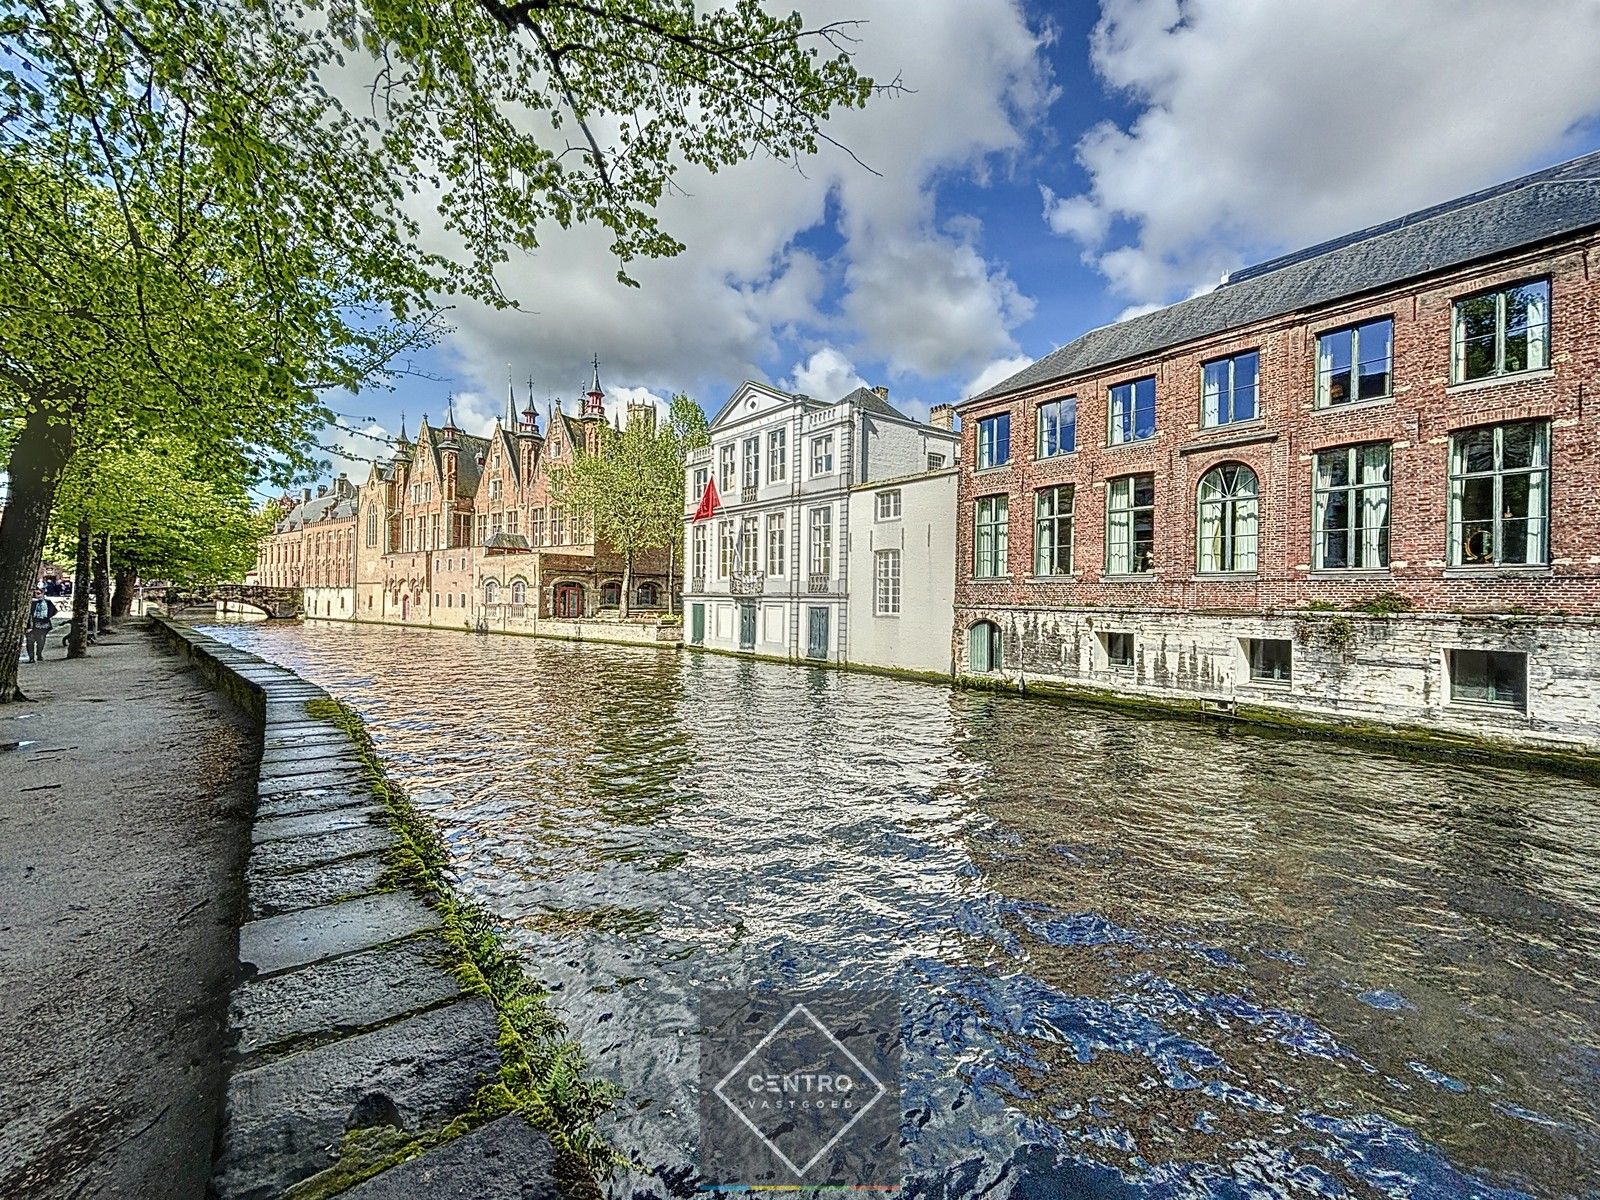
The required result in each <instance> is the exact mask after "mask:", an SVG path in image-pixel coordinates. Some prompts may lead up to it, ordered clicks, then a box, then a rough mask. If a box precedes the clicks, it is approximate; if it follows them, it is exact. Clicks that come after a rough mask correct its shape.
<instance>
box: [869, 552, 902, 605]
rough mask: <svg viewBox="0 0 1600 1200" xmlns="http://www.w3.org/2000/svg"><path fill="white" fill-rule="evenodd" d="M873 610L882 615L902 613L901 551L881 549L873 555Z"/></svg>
mask: <svg viewBox="0 0 1600 1200" xmlns="http://www.w3.org/2000/svg"><path fill="white" fill-rule="evenodd" d="M873 557H874V559H875V562H874V563H873V571H872V579H873V589H872V596H873V599H872V611H873V612H874V613H875V614H877V615H878V616H880V617H895V616H899V615H900V551H898V550H879V551H878V553H877V554H876V555H874V556H873Z"/></svg>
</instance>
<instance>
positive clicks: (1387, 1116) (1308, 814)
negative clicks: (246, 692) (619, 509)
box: [215, 625, 1600, 1198]
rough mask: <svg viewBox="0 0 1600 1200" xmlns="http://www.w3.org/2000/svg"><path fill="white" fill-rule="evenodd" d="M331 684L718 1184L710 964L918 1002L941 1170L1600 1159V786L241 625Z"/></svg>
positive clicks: (1041, 1188)
mask: <svg viewBox="0 0 1600 1200" xmlns="http://www.w3.org/2000/svg"><path fill="white" fill-rule="evenodd" d="M215 632H218V633H219V635H220V636H224V637H227V638H229V639H230V640H233V641H235V642H237V643H239V644H241V645H244V646H247V647H248V648H250V649H253V650H256V651H257V652H259V653H261V654H263V655H265V656H266V657H269V658H273V659H275V660H277V661H280V662H283V663H285V664H287V665H289V666H291V667H294V668H295V669H297V670H299V671H301V672H302V673H304V674H305V675H307V676H308V677H310V678H313V679H315V680H317V681H318V682H320V683H323V684H325V685H326V686H328V687H329V688H330V689H332V690H333V691H335V692H336V693H338V694H339V695H341V696H343V697H345V698H346V699H348V700H349V701H350V702H351V703H353V704H354V705H355V706H356V707H357V708H358V709H359V710H360V711H361V712H362V714H363V715H364V716H365V717H366V718H367V720H368V721H369V723H370V725H371V727H372V731H373V735H374V737H375V739H376V741H377V743H378V746H379V749H380V751H381V752H382V753H383V755H384V757H385V759H386V760H387V761H388V763H389V764H390V766H391V768H392V769H393V771H394V773H395V774H396V776H397V777H398V778H399V779H400V780H401V781H402V782H404V783H405V784H406V785H407V786H408V787H410V788H411V789H412V791H413V794H414V795H415V796H416V797H417V799H418V801H419V803H420V804H422V805H423V806H424V807H425V808H426V809H427V810H428V811H429V812H431V813H432V814H433V815H434V816H435V817H436V818H438V820H439V821H440V822H441V823H442V825H443V827H444V829H445V831H446V833H447V836H448V840H449V843H450V846H451V849H452V856H453V858H452V862H453V868H454V870H455V872H456V875H457V877H458V880H459V882H460V884H461V886H462V887H463V889H464V890H466V891H467V892H469V893H471V894H473V895H475V896H477V897H479V898H481V899H483V900H484V901H485V902H486V903H488V904H489V905H490V906H491V907H492V908H493V909H494V910H495V911H496V912H497V913H498V914H500V915H501V916H502V917H503V918H504V919H505V920H506V921H507V922H508V924H509V926H510V929H511V931H512V934H513V936H514V937H515V938H516V940H517V942H518V944H519V945H520V946H521V948H522V949H523V950H524V952H525V953H526V955H527V957H528V961H529V962H530V964H532V966H533V968H534V970H535V971H537V972H538V973H539V974H541V975H542V976H543V977H544V978H546V980H547V981H548V982H549V983H550V984H551V986H552V987H554V988H555V989H556V992H557V996H558V1003H559V1006H560V1008H561V1009H562V1012H563V1015H564V1016H565V1017H566V1019H567V1020H568V1022H569V1023H570V1024H571V1026H572V1029H573V1030H574V1032H575V1034H576V1035H577V1036H579V1037H580V1039H581V1040H582V1041H583V1042H584V1043H585V1045H586V1046H587V1048H588V1050H589V1052H590V1054H591V1057H592V1059H593V1062H594V1065H595V1069H596V1070H597V1071H598V1072H600V1073H602V1074H604V1075H606V1076H608V1077H610V1078H612V1079H614V1080H616V1081H617V1082H619V1083H621V1084H623V1085H624V1086H625V1087H626V1088H627V1090H628V1101H627V1103H626V1104H625V1105H624V1106H623V1108H622V1109H621V1110H620V1111H619V1112H618V1114H617V1115H616V1118H615V1120H614V1122H613V1128H612V1132H613V1134H614V1136H615V1138H616V1140H617V1141H618V1142H619V1143H620V1144H622V1145H624V1146H626V1147H629V1148H630V1149H632V1150H634V1151H635V1152H636V1153H637V1154H638V1156H639V1161H640V1169H639V1170H638V1171H637V1172H635V1173H633V1174H632V1175H629V1176H625V1177H619V1178H618V1179H616V1180H614V1181H613V1184H612V1191H613V1194H614V1195H616V1196H619V1197H621V1196H641V1197H642V1196H662V1195H669V1194H670V1195H681V1194H688V1193H689V1192H691V1191H692V1190H693V1172H692V1168H691V1166H690V1164H691V1163H692V1160H693V1149H694V1142H693V1139H694V1121H695V1097H694V1091H693V1086H694V1076H695V1070H696V1063H697V1057H696V1046H695V1040H694V1035H695V1022H694V1001H695V997H696V995H697V994H698V992H699V991H700V990H701V989H703V988H707V987H718V986H733V987H745V986H752V985H756V984H762V983H767V984H773V983H777V984H796V985H823V984H852V985H872V986H881V985H884V984H892V985H894V986H897V987H898V988H900V990H901V992H902V995H903V996H904V997H905V1036H906V1059H905V1061H906V1067H905V1072H906V1077H905V1079H904V1081H903V1090H904V1101H905V1109H906V1117H905V1124H904V1133H905V1139H906V1151H905V1160H906V1162H907V1164H908V1167H909V1168H910V1170H911V1172H912V1174H911V1177H910V1179H909V1180H908V1183H907V1191H908V1193H909V1194H910V1195H913V1196H917V1197H923V1196H925V1197H930V1198H931V1197H968V1196H976V1195H980V1194H983V1195H993V1196H1015V1197H1044V1196H1060V1197H1076V1196H1096V1197H1100V1196H1106V1197H1120V1196H1129V1197H1157V1196H1159V1197H1180V1196H1181V1197H1191V1196H1193V1197H1200V1196H1206V1197H1233V1196H1279V1195H1283V1196H1299V1195H1313V1196H1329V1197H1338V1196H1353V1197H1366V1196H1404V1197H1457V1196H1468V1197H1501V1196H1512V1195H1539V1196H1580V1195H1592V1194H1594V1192H1595V1189H1596V1188H1597V1187H1600V1049H1597V1032H1600V1011H1597V1004H1600V1001H1597V999H1596V997H1597V994H1600V993H1597V988H1596V984H1597V974H1600V849H1597V848H1600V791H1597V789H1595V788H1592V787H1588V786H1583V785H1580V784H1575V783H1573V782H1571V781H1568V780H1563V779H1559V778H1557V777H1553V776H1548V775H1543V774H1535V773H1527V772H1521V771H1515V770H1506V769H1496V770H1490V769H1484V768H1479V767H1462V766H1457V765H1454V764H1451V763H1446V762H1426V763H1422V762H1412V761H1407V760H1404V759H1400V758H1396V757H1392V756H1389V755H1385V754H1381V753H1374V752H1365V751H1363V750H1360V749H1357V748H1352V747H1348V746H1340V745H1334V744H1331V743H1329V744H1324V743H1317V742H1306V741H1296V740H1293V739H1288V738H1282V737H1267V736H1260V735H1255V734H1234V735H1229V734H1227V733H1226V732H1224V731H1214V730H1211V729H1209V728H1206V727H1201V726H1196V725H1193V724H1188V723H1182V722H1171V721H1164V720H1144V719H1139V718H1136V717H1131V716H1128V715H1124V714H1120V713H1108V712H1103V711H1100V710H1095V709H1077V708H1070V707H1058V706H1053V705H1048V704H1043V703H1040V702H1037V701H1026V700H1021V699H1018V698H1014V697H1006V696H996V695H988V694H968V693H959V692H952V691H950V690H948V689H943V688H938V687H933V686H926V685H918V684H908V683H901V682H896V681H891V680H884V679H878V678H875V677H870V676H857V675H846V674H841V673H836V672H826V671H806V670H799V669H788V668H782V667H776V666H772V665H767V664H760V663H752V662H745V661H737V660H732V659H727V658H721V657H712V656H690V657H679V656H677V655H675V654H673V653H671V652H665V651H662V652H655V651H646V650H637V651H635V650H625V649H617V648H606V647H597V646H572V645H564V644H560V643H547V642H535V641H528V640H521V639H485V638H474V637H470V636H466V635H459V634H448V633H435V632H428V631H405V630H394V629H360V628H337V627H330V626H307V627H304V628H295V627H279V626H260V625H258V626H249V627H233V628H228V627H222V628H220V629H219V630H216V631H215Z"/></svg>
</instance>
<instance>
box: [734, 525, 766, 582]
mask: <svg viewBox="0 0 1600 1200" xmlns="http://www.w3.org/2000/svg"><path fill="white" fill-rule="evenodd" d="M760 570H761V518H760V517H745V518H744V519H743V520H742V521H740V522H739V572H740V574H742V575H743V576H744V577H745V578H746V579H748V578H750V577H751V576H753V575H755V574H756V573H757V572H758V571H760Z"/></svg>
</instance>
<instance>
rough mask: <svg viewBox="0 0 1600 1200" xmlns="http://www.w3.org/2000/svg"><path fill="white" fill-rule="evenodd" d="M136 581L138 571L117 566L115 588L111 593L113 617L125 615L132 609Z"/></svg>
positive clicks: (137, 580)
mask: <svg viewBox="0 0 1600 1200" xmlns="http://www.w3.org/2000/svg"><path fill="white" fill-rule="evenodd" d="M138 582H139V572H138V571H136V570H134V569H133V568H132V567H118V568H117V590H116V591H115V592H113V593H112V595H111V615H112V616H113V617H125V616H127V615H128V614H129V613H131V612H132V611H133V589H134V588H135V587H136V586H138Z"/></svg>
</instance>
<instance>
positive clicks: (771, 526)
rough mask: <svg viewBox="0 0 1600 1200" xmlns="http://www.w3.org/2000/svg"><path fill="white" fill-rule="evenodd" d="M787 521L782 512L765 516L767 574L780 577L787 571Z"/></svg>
mask: <svg viewBox="0 0 1600 1200" xmlns="http://www.w3.org/2000/svg"><path fill="white" fill-rule="evenodd" d="M788 522H789V519H788V517H787V516H785V515H784V514H783V513H773V514H772V515H770V516H769V517H768V518H767V574H768V575H773V576H776V577H777V578H780V579H781V578H782V577H783V576H785V575H787V574H788V573H789V527H788Z"/></svg>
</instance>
